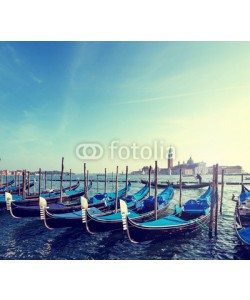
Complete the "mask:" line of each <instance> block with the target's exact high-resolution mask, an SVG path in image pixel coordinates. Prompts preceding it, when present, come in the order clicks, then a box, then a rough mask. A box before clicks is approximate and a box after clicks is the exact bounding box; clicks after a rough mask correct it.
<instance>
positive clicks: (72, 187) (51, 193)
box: [26, 180, 80, 199]
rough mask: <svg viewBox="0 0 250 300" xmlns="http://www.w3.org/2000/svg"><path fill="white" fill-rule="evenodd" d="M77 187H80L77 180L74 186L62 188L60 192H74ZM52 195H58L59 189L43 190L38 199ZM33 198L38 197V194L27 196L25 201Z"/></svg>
mask: <svg viewBox="0 0 250 300" xmlns="http://www.w3.org/2000/svg"><path fill="white" fill-rule="evenodd" d="M79 186H80V181H79V180H78V181H77V183H76V184H74V185H72V186H67V187H65V188H62V191H63V192H66V191H74V190H76V189H78V187H79ZM54 194H60V189H46V190H43V191H42V192H41V195H40V197H43V198H46V197H48V196H50V195H54ZM34 196H37V197H38V196H39V195H38V194H36V195H34V194H33V195H28V196H26V199H29V198H34Z"/></svg>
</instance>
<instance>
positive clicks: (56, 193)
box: [0, 181, 80, 208]
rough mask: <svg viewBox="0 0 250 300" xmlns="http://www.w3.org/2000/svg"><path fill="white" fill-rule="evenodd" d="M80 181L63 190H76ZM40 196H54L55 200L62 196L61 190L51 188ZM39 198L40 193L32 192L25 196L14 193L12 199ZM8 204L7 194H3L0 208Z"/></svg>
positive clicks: (0, 199)
mask: <svg viewBox="0 0 250 300" xmlns="http://www.w3.org/2000/svg"><path fill="white" fill-rule="evenodd" d="M79 185H80V183H79V181H78V183H77V184H75V185H73V186H72V187H71V189H70V187H66V188H64V189H63V190H62V191H63V192H66V191H68V190H71V191H74V190H76V189H77V188H78V187H79ZM40 197H43V198H47V199H48V198H52V197H53V200H55V199H57V198H58V197H60V190H50V191H48V190H47V191H46V190H45V191H42V193H41V194H40ZM38 199H39V195H38V194H31V195H26V196H25V198H23V195H13V196H12V200H14V201H20V200H37V201H38ZM5 206H6V201H5V196H4V195H1V196H0V208H1V207H5Z"/></svg>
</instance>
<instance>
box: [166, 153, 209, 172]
mask: <svg viewBox="0 0 250 300" xmlns="http://www.w3.org/2000/svg"><path fill="white" fill-rule="evenodd" d="M180 169H181V172H182V175H196V174H201V175H205V174H207V167H206V163H205V162H198V163H194V161H193V159H192V158H191V157H190V158H189V160H188V161H187V163H185V162H183V163H182V164H180V162H178V165H177V166H174V167H173V168H172V170H171V172H172V174H173V175H178V174H180Z"/></svg>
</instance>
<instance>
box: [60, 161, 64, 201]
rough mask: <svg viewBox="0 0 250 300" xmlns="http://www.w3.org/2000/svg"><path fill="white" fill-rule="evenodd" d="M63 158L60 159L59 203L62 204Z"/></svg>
mask: <svg viewBox="0 0 250 300" xmlns="http://www.w3.org/2000/svg"><path fill="white" fill-rule="evenodd" d="M63 162H64V157H62V166H61V178H60V202H61V203H62V190H63V170H64V163H63Z"/></svg>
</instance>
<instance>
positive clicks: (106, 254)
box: [0, 175, 250, 260]
mask: <svg viewBox="0 0 250 300" xmlns="http://www.w3.org/2000/svg"><path fill="white" fill-rule="evenodd" d="M76 177H77V176H76ZM90 178H93V179H96V176H93V175H92V176H90ZM129 178H130V179H131V180H132V181H138V180H139V179H147V177H146V176H141V177H140V178H139V177H138V176H129ZM119 179H120V180H123V179H125V176H124V175H121V176H120V178H119ZM166 180H168V177H167V176H159V181H166ZM170 180H171V181H177V180H178V176H172V177H171V178H170ZM209 180H211V177H210V176H204V181H209ZM183 181H195V179H194V178H192V177H185V178H183ZM219 181H220V178H219ZM225 181H226V182H228V181H234V182H235V181H237V182H239V181H240V177H239V176H235V177H229V176H226V177H225ZM67 185H68V183H65V186H67ZM48 186H50V183H48ZM112 186H113V188H114V187H115V184H112V183H108V191H111V190H112ZM54 187H59V183H58V182H54ZM122 187H124V183H122V182H119V188H122ZM141 187H142V184H140V183H138V182H132V189H131V192H132V193H133V192H136V191H137V190H138V189H140V188H141ZM98 189H99V190H98V191H99V192H102V191H103V183H101V182H99V184H98ZM36 190H37V187H36ZM205 190H206V188H204V189H199V190H182V202H183V203H184V202H185V201H186V200H188V199H190V198H192V199H194V198H197V197H198V196H200V195H201V194H202V193H203V192H204V191H205ZM32 191H33V189H32ZM159 191H161V189H159ZM219 191H220V185H219ZM96 192H97V189H96V183H95V182H94V183H93V188H92V190H91V192H90V195H93V194H95V193H96ZM233 193H234V194H235V195H238V194H239V193H240V185H225V188H224V198H223V214H222V215H219V220H218V236H217V237H212V238H209V236H208V230H207V229H206V228H205V229H204V228H202V229H201V230H200V231H199V232H196V233H193V234H191V235H187V236H184V237H178V238H177V237H176V238H172V239H171V240H164V239H163V240H161V241H158V242H147V243H141V244H131V243H130V242H129V240H128V239H127V236H126V235H125V234H124V233H123V232H122V231H121V232H104V233H98V234H95V235H89V234H88V233H85V232H83V230H82V229H81V228H65V229H64V228H63V229H55V230H48V229H46V228H45V227H44V225H43V223H42V221H40V220H39V219H38V218H26V219H14V218H12V217H11V216H10V214H9V212H7V211H6V210H5V209H1V210H0V226H1V232H2V234H1V247H0V259H1V260H55V259H58V260H92V259H93V260H127V259H130V260H149V259H150V260H191V259H192V260H193V259H196V260H197V259H198V260H244V259H250V252H249V251H248V250H247V249H246V248H245V247H244V246H243V245H241V244H240V243H239V241H238V239H237V236H236V234H235V232H234V223H233V220H234V219H233V214H234V208H235V202H233V201H232V200H231V198H232V194H233ZM178 201H179V190H175V195H174V198H173V200H172V201H171V204H170V207H169V212H171V211H172V209H173V207H174V204H176V203H178Z"/></svg>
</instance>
